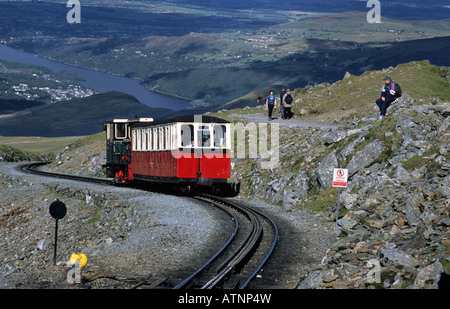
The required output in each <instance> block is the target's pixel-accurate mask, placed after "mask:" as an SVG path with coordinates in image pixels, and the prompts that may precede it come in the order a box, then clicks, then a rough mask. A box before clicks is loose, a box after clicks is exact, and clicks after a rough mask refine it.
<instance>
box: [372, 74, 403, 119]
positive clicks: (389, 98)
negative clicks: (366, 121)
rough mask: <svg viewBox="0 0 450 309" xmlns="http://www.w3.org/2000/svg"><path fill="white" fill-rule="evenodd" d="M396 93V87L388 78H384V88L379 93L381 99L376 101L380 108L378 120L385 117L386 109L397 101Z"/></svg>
mask: <svg viewBox="0 0 450 309" xmlns="http://www.w3.org/2000/svg"><path fill="white" fill-rule="evenodd" d="M397 91H398V88H397V85H396V84H395V83H394V82H393V81H392V79H391V77H390V76H386V77H385V78H384V86H383V89H382V91H381V98H379V99H378V100H377V101H376V103H377V105H378V107H379V108H380V118H379V119H380V120H382V119H384V117H386V111H387V109H388V108H389V106H390V105H391V103H392V102H394V101H395V100H396V99H397V96H396V93H397Z"/></svg>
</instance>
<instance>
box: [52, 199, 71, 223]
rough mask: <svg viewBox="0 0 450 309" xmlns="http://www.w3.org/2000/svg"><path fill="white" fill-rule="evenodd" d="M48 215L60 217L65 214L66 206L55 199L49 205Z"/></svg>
mask: <svg viewBox="0 0 450 309" xmlns="http://www.w3.org/2000/svg"><path fill="white" fill-rule="evenodd" d="M49 211H50V215H51V216H52V217H53V218H55V219H57V220H58V219H62V218H64V217H65V216H66V213H67V207H66V205H65V204H64V203H63V202H60V201H59V200H56V201H55V202H53V203H52V204H51V205H50V209H49Z"/></svg>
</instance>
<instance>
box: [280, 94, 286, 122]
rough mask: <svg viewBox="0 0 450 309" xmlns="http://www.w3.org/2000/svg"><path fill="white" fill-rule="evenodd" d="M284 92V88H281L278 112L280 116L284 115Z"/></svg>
mask: <svg viewBox="0 0 450 309" xmlns="http://www.w3.org/2000/svg"><path fill="white" fill-rule="evenodd" d="M285 93H286V88H284V87H283V88H281V93H280V112H281V117H284V106H283V97H284V95H285Z"/></svg>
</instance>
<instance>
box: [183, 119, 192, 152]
mask: <svg viewBox="0 0 450 309" xmlns="http://www.w3.org/2000/svg"><path fill="white" fill-rule="evenodd" d="M193 146H194V126H193V125H191V124H183V125H181V147H193Z"/></svg>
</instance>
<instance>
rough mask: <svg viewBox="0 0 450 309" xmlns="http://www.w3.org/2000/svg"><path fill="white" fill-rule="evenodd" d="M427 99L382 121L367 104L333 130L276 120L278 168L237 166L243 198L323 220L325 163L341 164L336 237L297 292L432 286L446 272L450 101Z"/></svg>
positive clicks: (328, 169) (328, 185)
mask: <svg viewBox="0 0 450 309" xmlns="http://www.w3.org/2000/svg"><path fill="white" fill-rule="evenodd" d="M432 103H433V102H426V101H423V102H418V101H416V100H414V99H413V98H411V97H410V96H409V95H408V94H405V95H404V96H403V97H402V98H401V99H400V102H399V103H397V104H396V105H394V106H392V107H391V108H390V109H389V116H388V117H387V118H386V119H384V120H382V121H379V120H378V117H377V116H375V114H376V111H375V110H376V109H374V110H373V112H372V114H373V116H366V117H361V118H358V117H354V118H353V119H352V121H350V123H348V124H342V126H341V127H339V128H337V129H320V128H300V127H299V126H295V125H292V126H291V127H286V126H285V125H283V126H280V162H279V164H278V166H277V167H276V168H274V169H271V170H263V169H261V168H260V166H259V164H255V161H253V160H251V159H245V160H240V161H237V162H236V164H235V168H234V171H233V172H234V177H235V178H236V179H238V180H239V181H241V182H242V188H243V192H242V195H243V196H246V197H247V198H248V199H264V200H266V201H269V202H271V203H274V204H278V205H279V206H281V207H282V208H283V209H284V210H285V211H297V210H298V209H308V210H310V211H314V212H318V213H320V214H322V215H323V216H325V217H326V218H328V220H329V221H333V220H335V216H336V206H337V203H336V201H337V189H336V188H332V172H333V169H334V168H336V167H343V168H347V169H348V170H349V175H350V181H349V186H348V187H347V188H346V189H344V190H342V192H341V194H340V210H339V220H338V222H337V227H338V236H337V239H336V242H335V243H334V244H333V245H332V246H331V247H330V248H329V250H328V252H327V254H326V256H325V257H324V259H323V260H322V263H320V265H318V266H317V268H316V269H315V270H314V271H312V272H311V273H310V274H309V275H308V276H306V277H304V278H301V280H300V281H299V285H298V287H299V288H371V287H380V288H412V287H413V288H436V287H437V286H438V282H439V278H440V277H441V274H442V273H447V274H449V273H450V228H449V226H450V218H449V215H450V198H449V197H450V188H449V173H448V171H449V169H450V155H449V122H450V119H449V118H448V115H449V111H450V105H449V103H445V102H444V103H439V104H436V103H435V102H434V105H433V104H432ZM369 261H371V264H370V263H369ZM375 266H376V267H378V268H377V269H376V270H377V271H378V270H379V271H378V274H380V277H377V280H374V279H373V278H372V277H371V276H372V274H373V273H374V272H375V270H374V267H375Z"/></svg>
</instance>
